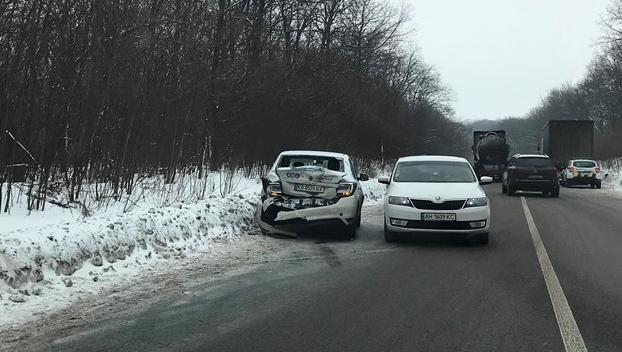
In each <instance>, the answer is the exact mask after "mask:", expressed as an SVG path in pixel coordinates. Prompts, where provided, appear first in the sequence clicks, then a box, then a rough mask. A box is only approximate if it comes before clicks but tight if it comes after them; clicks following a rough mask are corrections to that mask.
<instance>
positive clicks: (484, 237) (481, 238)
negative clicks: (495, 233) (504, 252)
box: [473, 232, 489, 245]
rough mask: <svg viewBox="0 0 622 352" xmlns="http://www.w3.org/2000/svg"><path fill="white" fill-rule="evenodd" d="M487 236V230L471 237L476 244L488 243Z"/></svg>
mask: <svg viewBox="0 0 622 352" xmlns="http://www.w3.org/2000/svg"><path fill="white" fill-rule="evenodd" d="M488 241H489V236H488V232H486V233H480V234H479V235H477V236H475V237H473V243H474V244H478V245H486V244H488Z"/></svg>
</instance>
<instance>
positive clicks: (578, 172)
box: [562, 159, 605, 188]
mask: <svg viewBox="0 0 622 352" xmlns="http://www.w3.org/2000/svg"><path fill="white" fill-rule="evenodd" d="M604 177H605V175H604V174H603V172H602V171H601V170H600V167H599V166H598V164H597V163H596V161H594V160H589V159H577V160H570V161H569V162H568V166H567V167H566V168H565V169H564V170H563V171H562V185H563V186H564V187H571V186H575V185H589V186H590V187H591V188H594V187H596V188H600V187H601V185H602V180H603V178H604Z"/></svg>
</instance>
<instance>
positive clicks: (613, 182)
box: [600, 158, 622, 190]
mask: <svg viewBox="0 0 622 352" xmlns="http://www.w3.org/2000/svg"><path fill="white" fill-rule="evenodd" d="M600 165H601V167H602V168H603V170H604V171H605V173H607V174H609V175H608V176H607V177H606V179H605V181H604V184H605V187H608V188H614V189H620V190H622V158H617V159H611V160H607V161H602V162H600Z"/></svg>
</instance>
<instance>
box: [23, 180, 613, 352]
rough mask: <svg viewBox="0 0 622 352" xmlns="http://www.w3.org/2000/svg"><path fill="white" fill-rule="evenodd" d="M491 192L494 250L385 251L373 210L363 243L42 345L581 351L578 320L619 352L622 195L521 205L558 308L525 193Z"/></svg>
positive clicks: (210, 287) (602, 346)
mask: <svg viewBox="0 0 622 352" xmlns="http://www.w3.org/2000/svg"><path fill="white" fill-rule="evenodd" d="M486 191H487V193H488V195H489V197H490V199H491V203H492V233H491V243H490V244H489V245H488V246H472V245H468V244H465V243H463V242H461V241H456V240H455V239H454V238H451V237H445V238H440V239H439V238H430V237H427V238H419V239H417V240H415V241H405V242H402V243H399V244H396V245H394V244H385V243H384V239H383V233H382V218H381V216H382V213H381V208H380V207H367V208H366V209H365V212H364V216H365V220H364V223H363V226H362V228H361V230H360V231H359V237H358V238H357V240H355V241H351V242H344V241H340V240H337V239H332V238H331V236H320V235H314V236H308V237H304V238H301V239H298V240H295V241H308V242H310V243H312V244H314V245H316V246H317V255H311V256H310V255H308V254H305V255H304V256H301V255H298V256H297V255H296V253H293V254H292V257H291V260H283V261H278V262H272V263H267V264H265V265H262V266H259V267H256V268H254V269H253V270H252V271H250V272H247V273H244V274H240V275H236V276H233V277H231V278H228V279H223V280H220V281H216V282H210V283H205V284H204V285H199V286H198V287H197V288H196V289H194V290H193V292H192V293H191V294H189V295H184V296H183V297H181V295H180V296H174V297H168V298H166V299H163V300H162V301H160V302H158V303H157V304H154V305H153V306H152V307H151V308H149V309H148V310H146V311H145V312H143V313H141V314H139V315H137V316H134V317H133V318H132V319H129V320H127V319H126V320H123V321H118V322H115V323H114V324H106V325H103V326H99V327H94V328H93V329H90V330H84V331H79V332H75V331H74V332H71V333H70V334H69V335H67V336H48V337H45V336H44V337H40V338H42V339H46V338H47V339H49V343H48V344H47V345H46V347H45V349H46V350H54V351H565V350H567V348H569V349H568V350H573V348H574V347H572V346H570V347H565V344H564V340H563V339H562V333H563V332H562V331H560V324H561V325H563V321H566V322H567V321H568V320H571V321H572V322H574V323H576V325H575V327H576V328H577V330H576V331H574V334H578V336H575V337H578V338H579V339H582V340H583V341H584V344H585V346H586V347H587V350H589V351H598V352H601V351H622V329H620V327H622V255H621V254H622V213H621V210H622V199H616V198H615V197H612V196H610V195H609V194H608V192H606V191H605V190H600V191H596V190H590V189H571V190H568V189H562V193H561V197H560V198H559V199H553V198H543V197H541V196H536V195H525V200H526V205H527V207H528V209H529V211H530V213H531V215H532V217H533V225H534V226H535V228H536V229H537V232H538V235H539V238H541V240H542V244H543V248H544V250H545V252H546V253H545V255H548V258H549V259H550V264H551V265H552V268H554V271H549V272H548V274H547V275H549V276H548V278H547V280H552V279H555V280H557V282H558V283H559V286H560V287H561V290H562V292H561V295H562V296H563V298H565V299H566V302H567V308H568V310H567V311H564V310H563V309H561V310H560V311H559V312H557V311H556V310H554V305H553V303H552V301H554V300H555V298H552V297H553V296H555V295H554V294H553V295H551V294H550V290H551V287H548V288H547V282H545V275H544V274H543V270H542V267H541V265H542V258H540V260H539V257H538V255H537V253H536V250H535V247H534V239H533V233H532V232H533V230H532V231H530V228H529V226H528V222H527V219H526V216H525V211H524V208H523V204H522V200H521V198H522V197H521V196H515V197H509V196H505V195H502V194H501V192H500V185H498V184H495V185H491V186H487V187H486ZM610 193H611V192H610ZM619 198H621V197H619ZM284 241H292V240H288V239H284ZM540 254H541V255H542V253H540ZM545 272H546V270H545ZM548 283H549V284H550V282H548ZM553 290H554V288H553ZM558 294H559V292H558ZM569 312H570V315H568V314H569ZM556 313H557V314H556ZM560 320H561V321H562V322H560ZM24 347H27V346H24ZM574 350H576V351H578V350H580V348H579V349H574Z"/></svg>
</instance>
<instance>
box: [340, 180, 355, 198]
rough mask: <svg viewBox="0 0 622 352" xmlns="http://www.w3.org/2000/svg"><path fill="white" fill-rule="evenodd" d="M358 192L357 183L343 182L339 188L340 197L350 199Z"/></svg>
mask: <svg viewBox="0 0 622 352" xmlns="http://www.w3.org/2000/svg"><path fill="white" fill-rule="evenodd" d="M355 191H356V183H349V182H342V183H340V184H339V185H338V186H337V196H338V197H349V196H351V195H353V194H354V192H355Z"/></svg>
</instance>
